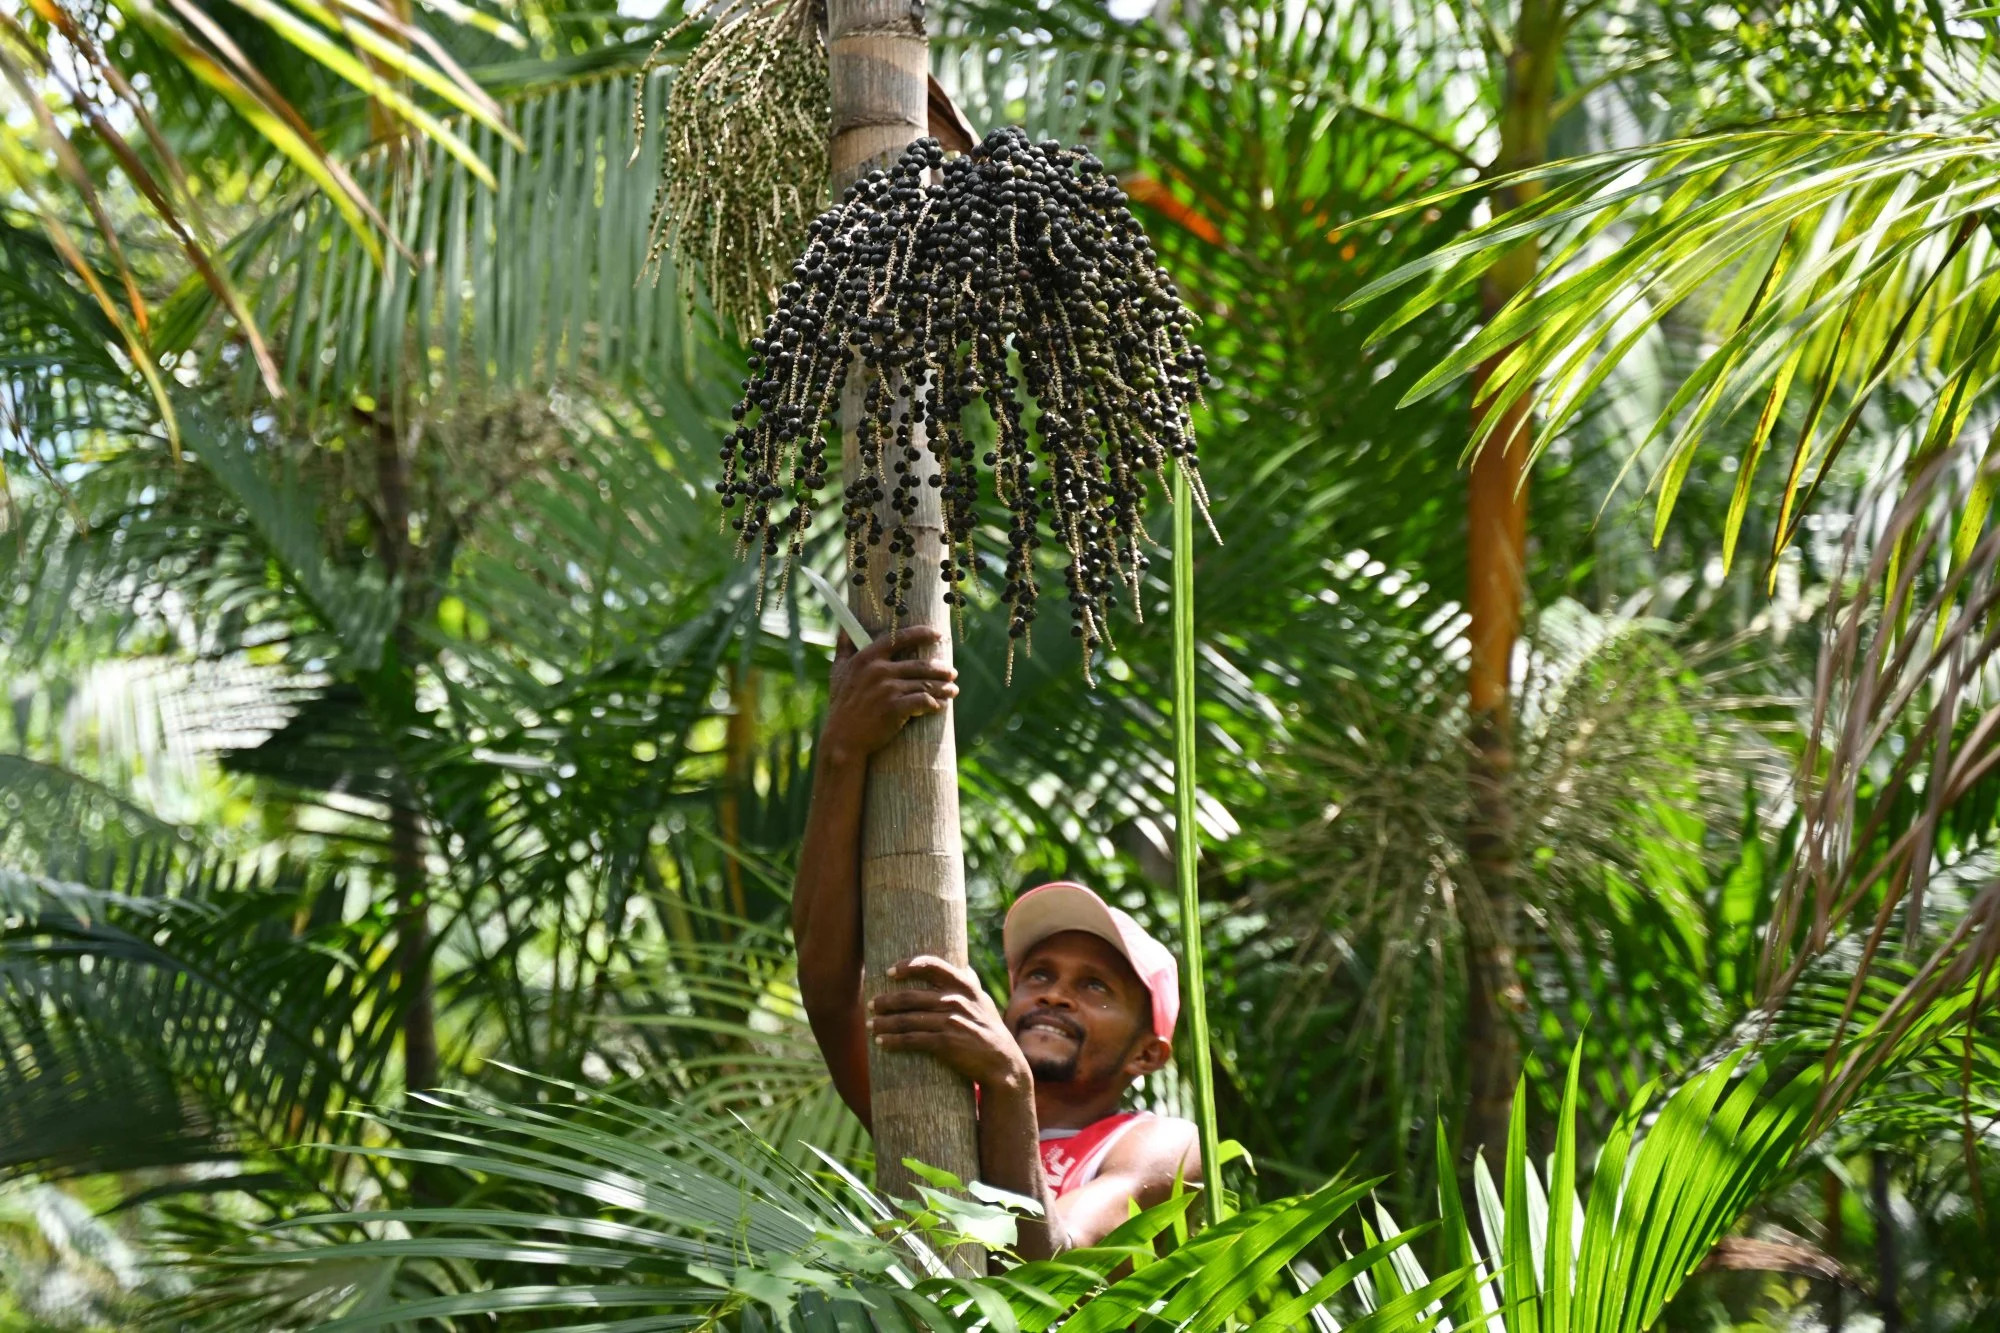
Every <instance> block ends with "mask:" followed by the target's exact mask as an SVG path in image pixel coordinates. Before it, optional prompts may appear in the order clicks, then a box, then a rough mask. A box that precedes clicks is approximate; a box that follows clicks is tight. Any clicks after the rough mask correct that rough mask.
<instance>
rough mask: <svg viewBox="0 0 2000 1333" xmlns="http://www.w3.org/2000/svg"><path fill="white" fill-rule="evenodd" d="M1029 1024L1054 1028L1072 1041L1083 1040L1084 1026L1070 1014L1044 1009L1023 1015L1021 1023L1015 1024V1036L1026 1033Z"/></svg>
mask: <svg viewBox="0 0 2000 1333" xmlns="http://www.w3.org/2000/svg"><path fill="white" fill-rule="evenodd" d="M1029 1024H1033V1025H1034V1026H1036V1027H1053V1028H1055V1029H1057V1030H1058V1031H1060V1032H1062V1033H1063V1034H1064V1035H1066V1036H1068V1037H1069V1038H1070V1040H1072V1041H1077V1042H1081V1041H1082V1040H1083V1024H1081V1023H1079V1022H1077V1021H1076V1020H1075V1019H1074V1018H1071V1017H1070V1016H1069V1015H1068V1014H1064V1013H1058V1012H1056V1011H1055V1010H1053V1009H1044V1010H1039V1011H1037V1012H1035V1013H1029V1014H1023V1015H1021V1021H1020V1022H1018V1023H1016V1024H1014V1035H1015V1036H1017V1037H1018V1036H1020V1035H1021V1034H1022V1033H1023V1032H1026V1031H1027V1030H1028V1026H1029Z"/></svg>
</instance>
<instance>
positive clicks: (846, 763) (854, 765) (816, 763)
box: [792, 626, 958, 1125]
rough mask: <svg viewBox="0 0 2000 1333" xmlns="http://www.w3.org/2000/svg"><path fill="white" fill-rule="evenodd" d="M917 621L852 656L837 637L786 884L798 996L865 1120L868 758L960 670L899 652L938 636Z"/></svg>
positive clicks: (952, 691) (830, 1066)
mask: <svg viewBox="0 0 2000 1333" xmlns="http://www.w3.org/2000/svg"><path fill="white" fill-rule="evenodd" d="M937 638H938V635H937V631H936V630H933V629H927V628H924V627H921V626H919V627H915V628H912V629H906V630H902V631H899V632H898V633H897V634H896V635H895V636H894V639H893V642H892V641H891V638H890V636H887V635H885V636H883V637H882V638H880V639H877V640H876V641H875V642H874V643H871V644H869V645H868V646H867V647H866V648H863V649H861V650H860V651H859V652H856V651H855V650H854V646H853V645H852V644H851V643H849V642H848V641H847V637H846V635H842V636H841V640H840V644H841V646H840V649H839V651H838V652H837V653H836V656H835V660H834V668H833V675H832V678H831V680H830V682H829V684H828V690H827V694H828V699H827V710H826V723H825V725H824V726H823V727H822V728H821V729H820V738H819V746H818V748H817V750H816V751H815V754H814V758H813V793H812V805H811V807H810V808H809V810H808V811H807V814H806V835H805V841H804V843H803V844H802V845H801V846H800V848H799V873H798V878H797V880H796V882H795V883H794V885H793V889H792V935H793V938H794V939H796V940H797V942H798V950H799V993H800V995H801V997H802V998H803V999H804V1000H805V1006H806V1017H807V1018H808V1019H810V1020H811V1022H812V1030H813V1037H814V1038H815V1039H816V1040H817V1041H818V1042H819V1048H820V1053H821V1054H822V1055H824V1056H825V1057H826V1066H827V1070H828V1072H830V1073H831V1074H832V1075H833V1085H834V1087H835V1088H836V1089H838V1090H839V1092H840V1095H841V1098H842V1099H843V1100H844V1101H846V1103H847V1104H848V1105H849V1106H850V1107H852V1108H854V1113H855V1114H856V1115H857V1116H859V1117H861V1123H862V1124H864V1125H865V1124H868V1123H869V1113H868V1112H869V1107H868V1045H867V1033H866V1031H865V1029H864V1027H863V1025H862V1014H861V808H862V802H863V800H864V798H865V797H866V795H867V790H868V759H869V756H871V755H873V754H874V753H875V752H876V751H877V750H879V749H881V748H882V747H883V746H884V745H887V744H888V743H889V740H890V738H891V737H893V736H894V735H895V734H896V733H897V732H898V731H900V730H901V729H902V726H903V723H905V722H907V721H908V720H909V719H910V718H912V717H915V716H917V715H918V714H920V713H934V712H936V711H938V710H939V709H941V708H943V707H944V706H945V702H946V701H947V700H949V699H951V698H952V697H953V696H954V695H956V694H957V693H958V686H956V685H954V684H953V683H952V681H953V679H954V678H955V677H956V675H957V673H956V672H954V671H953V670H952V669H951V668H950V667H947V666H941V665H938V664H936V663H932V662H923V661H910V660H907V658H906V656H905V655H906V654H909V653H913V652H916V651H918V650H921V649H924V648H927V647H929V646H930V645H931V644H934V643H936V642H937Z"/></svg>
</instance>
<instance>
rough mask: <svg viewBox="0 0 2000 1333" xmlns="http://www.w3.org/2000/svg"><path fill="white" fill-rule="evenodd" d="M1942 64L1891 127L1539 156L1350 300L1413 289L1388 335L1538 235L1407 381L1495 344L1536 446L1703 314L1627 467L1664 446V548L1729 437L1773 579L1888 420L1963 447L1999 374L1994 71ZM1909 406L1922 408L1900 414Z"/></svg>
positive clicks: (1772, 130) (1918, 453) (1764, 130)
mask: <svg viewBox="0 0 2000 1333" xmlns="http://www.w3.org/2000/svg"><path fill="white" fill-rule="evenodd" d="M1933 59H1934V64H1935V70H1934V74H1935V77H1936V81H1937V84H1938V87H1939V89H1940V99H1939V101H1938V102H1937V104H1936V105H1932V106H1926V107H1923V108H1922V109H1921V110H1918V111H1915V112H1913V113H1911V114H1909V115H1905V116H1902V117H1900V118H1898V119H1895V120H1893V121H1890V122H1888V123H1881V122H1879V121H1873V120H1870V119H1869V118H1866V117H1855V116H1850V117H1845V118H1832V117H1829V118H1815V117H1802V118H1793V119H1788V120H1781V121H1778V122H1776V123H1770V124H1763V125H1752V126H1749V127H1745V128H1740V129H1731V130H1724V131H1719V132H1716V133H1713V134H1709V135H1705V136H1701V137H1696V138H1687V139H1677V140H1672V141H1669V142H1666V143H1661V144H1648V145H1645V146H1643V147H1639V148H1632V149H1621V150H1616V151H1612V152H1607V153H1603V154H1599V155H1596V156H1593V157H1587V158H1583V159H1579V160H1576V161H1573V162H1564V163H1558V164H1556V165H1554V166H1551V167H1549V168H1546V169H1543V170H1539V171H1537V172H1535V173H1532V175H1531V176H1530V177H1527V178H1526V179H1528V180H1531V181H1534V182H1535V183H1536V184H1537V185H1538V186H1540V187H1541V190H1540V193H1539V196H1538V197H1537V198H1535V199H1534V200H1533V201H1532V202H1530V203H1528V204H1526V205H1524V206H1523V207H1521V208H1519V209H1517V210H1516V211H1514V212H1512V213H1509V214H1507V215H1505V216H1502V217H1499V218H1496V219H1494V220H1493V221H1492V222H1491V223H1488V224H1486V225H1485V226H1483V227H1480V228H1478V229H1476V230H1475V231H1474V232H1472V233H1471V234H1470V235H1468V236H1466V237H1465V238H1464V239H1462V240H1459V241H1456V242H1453V243H1451V244H1448V245H1445V246H1441V247H1439V248H1438V249H1437V250H1435V251H1434V252H1433V253H1431V254H1429V255H1426V256H1424V257H1423V258H1421V259H1419V260H1416V261H1414V262H1412V263H1409V264H1406V265H1404V266H1403V267H1401V268H1399V269H1397V270H1396V271H1394V272H1392V273H1389V274H1387V275H1385V276H1383V277H1382V278H1380V279H1378V280H1377V281H1375V282H1374V283H1371V284H1370V285H1369V286H1368V287H1367V288H1364V289H1363V290H1362V292H1361V293H1359V294H1358V295H1357V297H1356V298H1355V299H1356V300H1357V301H1358V300H1366V299H1371V298H1373V297H1376V296H1378V295H1381V294H1384V293H1387V292H1391V291H1395V290H1397V289H1400V288H1405V287H1407V286H1408V285H1409V284H1410V283H1412V282H1413V281H1417V280H1419V279H1421V282H1420V283H1419V285H1418V286H1417V288H1416V290H1415V291H1414V292H1413V293H1410V294H1407V295H1405V296H1404V297H1402V298H1401V304H1400V306H1399V308H1398V309H1397V310H1396V311H1395V312H1394V313H1393V314H1391V315H1390V316H1389V317H1388V318H1387V320H1386V321H1385V322H1384V323H1383V325H1382V327H1383V329H1385V330H1386V329H1392V328H1395V327H1397V326H1398V325H1400V324H1402V323H1404V322H1405V321H1408V320H1410V319H1413V318H1415V317H1417V316H1418V315H1420V314H1422V313H1424V312H1425V311H1427V310H1429V309H1430V308H1431V307H1432V306H1433V305H1435V304H1436V303H1437V302H1439V301H1443V300H1449V299H1453V298H1454V296H1455V295H1456V294H1459V293H1462V292H1463V291H1464V290H1466V288H1467V284H1469V283H1471V282H1472V281H1473V280H1474V279H1476V278H1477V277H1478V276H1479V275H1480V274H1481V273H1483V272H1485V271H1486V269H1487V268H1489V267H1490V266H1491V265H1492V264H1494V263H1496V262H1497V261H1498V260H1499V258H1500V256H1501V255H1502V254H1504V253H1505V252H1506V250H1507V248H1508V247H1509V246H1511V245H1513V244H1515V243H1516V242H1518V241H1520V240H1522V239H1523V238H1526V237H1529V236H1536V235H1541V236H1545V237H1546V238H1547V243H1548V244H1549V247H1550V262H1549V263H1547V264H1546V265H1545V266H1544V268H1543V270H1542V272H1541V274H1540V275H1539V276H1538V277H1537V278H1536V280H1535V282H1534V283H1533V284H1531V285H1530V287H1529V288H1528V289H1527V290H1526V291H1524V292H1523V293H1522V294H1521V295H1520V296H1519V297H1517V298H1516V299H1515V300H1514V301H1513V302H1512V303H1510V305H1509V307H1508V308H1507V309H1506V310H1504V311H1502V312H1501V313H1500V314H1499V315H1498V316H1497V317H1496V318H1494V319H1493V320H1492V321H1491V322H1489V323H1488V324H1487V325H1486V327H1485V328H1484V329H1482V330H1481V331H1480V333H1479V334H1478V335H1477V336H1476V337H1474V338H1472V339H1470V340H1468V341H1467V342H1466V343H1465V344H1464V345H1463V346H1461V347H1460V348H1458V349H1457V350H1456V351H1455V352H1454V353H1453V354H1452V355H1451V356H1449V357H1446V358H1444V359H1442V360H1441V361H1440V362H1438V363H1437V364H1436V365H1434V366H1432V367H1431V368H1430V369H1429V371H1428V373H1426V374H1425V375H1424V377H1423V378H1422V379H1421V380H1419V381H1418V382H1417V383H1416V384H1415V385H1414V386H1413V387H1412V389H1411V391H1410V398H1411V399H1413V400H1414V399H1417V398H1421V397H1423V396H1425V395H1427V394H1430V393H1434V392H1436V391H1438V390H1439V389H1441V388H1442V387H1444V386H1445V385H1447V384H1450V383H1452V382H1454V381H1456V380H1458V379H1459V378H1461V377H1463V376H1464V375H1466V374H1468V373H1469V372H1470V371H1471V369H1472V368H1473V367H1474V366H1476V365H1478V364H1479V363H1480V362H1481V360H1483V359H1485V358H1487V357H1490V356H1492V355H1493V354H1495V353H1497V352H1501V351H1505V352H1506V357H1505V360H1504V362H1503V363H1502V364H1501V366H1500V369H1499V371H1498V373H1496V374H1495V375H1493V376H1492V377H1491V378H1490V379H1489V380H1488V381H1487V382H1486V384H1485V385H1484V386H1483V387H1482V388H1481V390H1480V392H1481V394H1482V395H1483V396H1484V397H1486V398H1491V399H1493V400H1494V401H1504V400H1505V399H1506V398H1507V397H1510V396H1514V395H1519V394H1522V393H1526V392H1532V394H1533V397H1534V400H1535V402H1536V404H1537V411H1538V414H1539V415H1540V417H1541V418H1542V421H1543V426H1542V428H1541V429H1540V431H1539V432H1538V435H1537V439H1538V448H1546V447H1547V446H1548V443H1549V442H1550V441H1553V440H1556V439H1558V438H1560V437H1561V434H1562V430H1563V428H1564V427H1565V426H1566V425H1568V424H1569V423H1571V422H1573V421H1574V420H1576V419H1577V417H1578V415H1579V414H1580V413H1582V412H1584V411H1585V410H1586V409H1587V408H1588V407H1590V406H1591V405H1592V403H1593V401H1594V400H1595V398H1596V397H1597V395H1599V394H1600V393H1601V391H1602V386H1603V384H1604V381H1605V379H1606V377H1607V376H1608V375H1609V374H1611V372H1612V371H1613V370H1614V369H1615V368H1616V367H1617V365H1618V364H1619V362H1620V361H1621V360H1622V359H1623V358H1624V357H1626V356H1627V355H1628V354H1630V353H1631V352H1632V351H1633V350H1634V348H1635V347H1637V346H1639V344H1640V343H1641V341H1642V339H1644V338H1645V337H1647V336H1648V335H1650V334H1651V333H1652V332H1653V331H1654V330H1655V329H1656V328H1658V327H1660V326H1661V325H1662V324H1663V323H1665V322H1668V321H1673V322H1678V323H1691V324H1694V325H1696V326H1698V327H1700V328H1701V329H1703V330H1704V332H1705V335H1706V338H1707V340H1708V341H1707V348H1706V351H1705V353H1704V354H1703V355H1702V356H1701V357H1700V358H1699V359H1698V360H1697V361H1696V363H1695V364H1694V366H1693V367H1692V368H1691V369H1690V370H1689V371H1688V372H1687V373H1686V374H1685V377H1684V378H1682V379H1681V380H1680V382H1679V383H1678V385H1677V386H1676V387H1675V390H1674V392H1673V394H1672V395H1671V396H1670V397H1669V398H1668V400H1667V401H1666V402H1665V404H1664V406H1663V407H1662V408H1661V409H1660V411H1659V412H1658V414H1657V416H1656V418H1655V420H1654V421H1653V422H1652V424H1651V430H1650V434H1648V435H1646V436H1643V437H1640V438H1638V439H1636V440H1634V441H1631V442H1629V443H1628V444H1627V446H1626V448H1627V454H1628V459H1636V458H1637V457H1638V456H1639V454H1640V452H1641V451H1642V450H1644V449H1646V448H1647V447H1648V446H1649V445H1651V444H1652V443H1653V442H1654V441H1655V440H1657V441H1659V442H1660V447H1659V449H1658V450H1657V456H1658V460H1659V461H1658V466H1657V471H1656V472H1655V475H1654V476H1653V478H1652V479H1651V480H1652V484H1653V486H1654V488H1655V490H1656V491H1657V502H1656V514H1655V525H1654V540H1655V541H1656V542H1657V541H1658V540H1659V539H1660V537H1661V536H1662V535H1663V534H1664V532H1665V527H1666V523H1667V521H1668V518H1669V516H1670V514H1671V512H1672V510H1673V508H1674V504H1675V501H1676V499H1677V498H1678V496H1679V494H1680V491H1681V487H1682V483H1683V481H1684V480H1685V478H1686V476H1687V474H1688V470H1689V468H1690V466H1691V465H1692V463H1693V461H1694V459H1695V457H1696V455H1697V453H1698V452H1699V451H1701V450H1703V449H1715V448H1719V447H1734V448H1735V449H1736V461H1737V466H1736V476H1737V487H1736V495H1735V498H1734V500H1733V502H1732V504H1731V506H1730V511H1729V517H1728V522H1727V525H1726V527H1725V529H1724V536H1723V558H1724V560H1725V562H1727V561H1728V560H1730V559H1732V558H1733V557H1734V555H1735V550H1736V538H1737V534H1738V532H1739V531H1740V529H1741V527H1742V524H1743V521H1744V516H1745V513H1746V510H1747V507H1748V505H1749V503H1750V501H1751V499H1752V498H1753V496H1754V495H1755V494H1756V482H1757V479H1758V477H1759V476H1760V474H1769V473H1771V472H1773V471H1775V474H1776V475H1777V477H1779V478H1780V479H1781V481H1780V484H1779V486H1778V488H1777V492H1776V493H1777V495H1778V496H1779V510H1780V512H1779V514H1778V516H1777V521H1776V523H1775V525H1774V531H1775V538H1774V545H1773V548H1772V550H1771V552H1770V553H1769V554H1770V557H1771V559H1772V560H1773V562H1774V564H1773V574H1772V576H1773V577H1775V560H1776V558H1777V556H1778V555H1780V554H1781V553H1782V552H1783V551H1784V549H1785V547H1786V546H1787V545H1788V544H1790V543H1791V542H1792V541H1793V539H1794V538H1795V537H1796V536H1797V533H1798V531H1799V528H1800V525H1801V523H1802V522H1803V521H1804V516H1805V513H1806V511H1807V509H1808V508H1810V506H1811V505H1812V502H1813V500H1814V499H1815V497H1817V496H1818V495H1819V493H1820V492H1821V491H1822V489H1823V488H1824V487H1825V486H1826V485H1827V484H1828V482H1829V480H1831V479H1833V478H1834V477H1836V476H1837V475H1839V474H1838V472H1837V470H1836V469H1837V466H1838V465H1839V464H1840V463H1841V462H1842V460H1843V458H1845V457H1846V455H1847V452H1848V449H1849V446H1850V445H1851V444H1853V443H1855V442H1856V441H1858V440H1865V439H1873V438H1878V437H1879V436H1880V435H1881V434H1882V433H1883V428H1884V427H1888V428H1889V429H1890V430H1891V431H1892V432H1893V433H1897V434H1903V435H1906V436H1907V443H1906V444H1905V445H1904V446H1902V447H1901V449H1900V452H1901V453H1904V454H1907V455H1908V456H1909V457H1911V458H1912V459H1914V460H1916V461H1917V462H1918V463H1919V464H1920V463H1921V462H1922V461H1923V460H1925V459H1928V458H1930V457H1933V456H1935V455H1936V454H1937V453H1938V452H1939V451H1940V450H1943V449H1946V448H1948V447H1949V446H1950V445H1951V444H1952V443H1953V442H1954V441H1956V440H1957V439H1958V438H1959V436H1960V434H1961V432H1962V431H1963V430H1964V429H1965V427H1966V423H1967V418H1968V416H1969V415H1970V414H1971V412H1972V409H1973V406H1974V404H1975V403H1977V402H1978V401H1979V400H1980V398H1981V397H1982V395H1983V394H1984V393H1985V391H1986V390H1987V388H1988V387H1989V385H1990V383H1991V380H1992V378H1993V375H1994V374H1995V372H1996V361H1995V349H1996V347H2000V331H1996V329H1995V328H1994V312H1995V310H1996V309H2000V306H1996V299H1995V298H1996V295H2000V293H1996V290H1995V288H1994V286H1993V282H1994V279H1993V264H1992V262H1991V258H1992V254H1993V252H1994V245H1995V242H1994V238H1993V236H1992V235H1991V234H1990V232H1989V231H1988V229H1987V228H1986V226H1985V219H1986V214H1987V211H1988V210H1989V208H1990V206H1991V204H1992V201H1993V196H1994V192H1995V189H1996V188H2000V178H1996V176H1995V174H1994V168H1993V158H1994V154H1993V142H1994V140H1993V123H1992V116H1991V113H1990V110H1988V109H1987V108H1988V105H1989V103H1990V98H1991V91H1992V90H1991V88H1990V87H1989V85H1990V83H1991V81H1992V76H1991V73H1990V70H1988V69H1987V68H1986V67H1985V66H1984V65H1982V64H1980V63H1979V57H1978V55H1977V52H1976V51H1971V52H1958V51H1956V50H1952V51H1946V52H1940V53H1936V54H1935V55H1934V57H1933ZM1454 193H1455V194H1457V193H1459V192H1454ZM1447 197H1450V196H1439V197H1437V198H1435V199H1432V200H1424V201H1419V203H1418V204H1416V205H1413V207H1424V206H1430V205H1433V204H1441V203H1443V201H1444V199H1445V198H1447ZM1899 397H1908V398H1909V399H1911V400H1912V401H1913V402H1914V403H1915V404H1916V406H1917V418H1916V420H1915V421H1913V422H1910V423H1908V424H1906V425H1901V426H1891V425H1890V423H1891V422H1892V421H1895V420H1897V419H1898V411H1899V410H1900V409H1894V408H1892V406H1891V403H1892V400H1894V399H1896V398H1899ZM1491 420H1497V417H1492V416H1490V414H1489V422H1488V424H1489V426H1490V422H1491ZM1864 423H1867V427H1868V428H1867V429H1865V430H1864V429H1862V427H1863V425H1864ZM1739 441H1740V443H1738V442H1739ZM1482 443H1483V437H1481V436H1475V437H1474V439H1473V441H1472V444H1471V446H1470V447H1471V448H1473V449H1476V448H1478V447H1480V446H1481V444H1482ZM1628 466H1629V462H1628Z"/></svg>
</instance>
